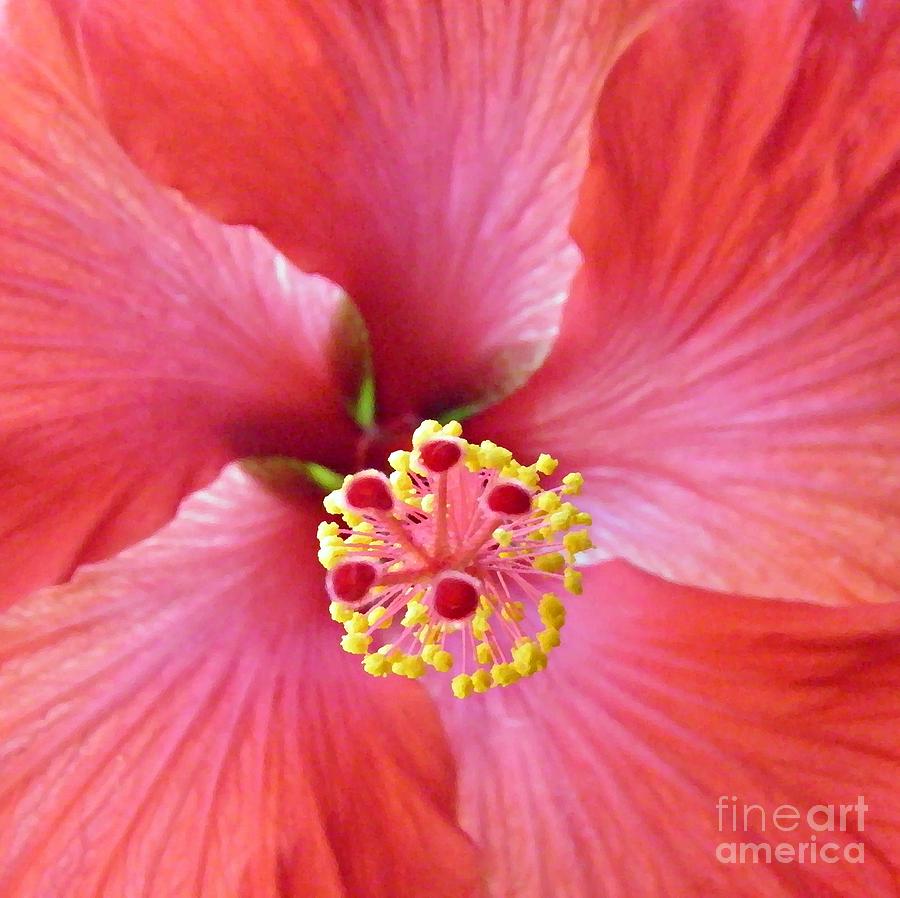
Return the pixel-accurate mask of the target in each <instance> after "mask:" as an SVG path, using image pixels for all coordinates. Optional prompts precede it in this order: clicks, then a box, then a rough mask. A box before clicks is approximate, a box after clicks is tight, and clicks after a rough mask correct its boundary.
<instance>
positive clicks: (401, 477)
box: [388, 471, 414, 499]
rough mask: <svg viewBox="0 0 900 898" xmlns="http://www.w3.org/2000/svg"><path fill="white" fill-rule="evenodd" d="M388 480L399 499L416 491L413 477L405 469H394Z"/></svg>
mask: <svg viewBox="0 0 900 898" xmlns="http://www.w3.org/2000/svg"><path fill="white" fill-rule="evenodd" d="M388 480H390V482H391V487H392V488H393V490H394V495H395V496H397V498H398V499H403V498H405V497H406V496H407V495H408V494H409V493H412V492H414V490H413V482H412V478H411V477H410V476H409V474H407V473H406V472H405V471H392V472H391V475H390V477H389V478H388Z"/></svg>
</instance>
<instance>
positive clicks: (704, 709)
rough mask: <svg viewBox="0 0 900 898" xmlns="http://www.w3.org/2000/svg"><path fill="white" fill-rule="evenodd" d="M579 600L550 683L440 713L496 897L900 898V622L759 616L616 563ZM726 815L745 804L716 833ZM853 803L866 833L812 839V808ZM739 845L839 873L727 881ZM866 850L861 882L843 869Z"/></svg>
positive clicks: (888, 611) (799, 612) (758, 610)
mask: <svg viewBox="0 0 900 898" xmlns="http://www.w3.org/2000/svg"><path fill="white" fill-rule="evenodd" d="M585 586H586V588H585V596H584V597H583V599H580V600H577V601H576V600H573V602H572V610H571V612H570V620H569V622H568V623H567V624H566V628H565V630H564V631H563V644H562V646H561V647H560V648H558V649H556V650H555V653H554V654H553V655H552V656H551V660H550V666H549V667H548V669H547V670H546V671H545V672H544V673H541V674H538V675H537V676H535V677H534V678H533V679H531V680H529V681H528V682H527V683H519V684H517V685H516V686H513V687H510V688H509V689H504V690H492V691H491V692H490V693H488V694H487V695H485V696H483V697H481V696H474V697H472V698H468V699H466V700H464V701H462V702H459V701H457V700H456V699H453V698H449V699H446V700H443V701H442V705H443V706H444V710H445V722H446V724H447V726H448V729H449V733H450V739H451V743H452V745H453V747H454V750H455V751H456V752H457V755H458V757H459V759H460V760H459V763H460V791H461V814H462V820H463V822H464V825H465V826H466V828H467V829H469V831H470V832H471V833H472V835H473V836H474V837H475V838H476V840H478V841H479V842H481V843H482V845H483V847H484V848H485V850H486V851H487V852H488V864H489V873H490V877H491V881H492V886H493V892H492V893H493V894H494V895H496V896H498V898H505V896H507V895H516V896H517V898H537V896H545V898H551V896H552V898H555V896H557V895H566V896H573V898H575V896H578V898H581V896H585V898H586V896H591V898H612V896H615V898H619V896H640V898H675V896H677V898H683V896H695V895H697V896H699V895H702V896H704V898H751V896H752V898H809V896H814V895H815V896H820V895H821V896H826V895H827V896H834V898H837V896H841V898H892V896H894V895H896V883H897V881H898V876H900V835H898V834H900V805H898V803H897V796H896V787H897V782H898V778H900V738H898V737H900V712H898V706H897V694H898V690H900V654H898V652H897V645H898V641H900V605H893V606H865V607H857V608H852V609H851V608H840V609H823V608H819V607H815V606H812V605H804V604H794V603H789V602H772V601H765V600H759V601H752V600H749V599H747V598H739V597H734V596H726V595H717V594H714V593H706V592H702V591H700V590H697V589H692V588H686V587H679V586H674V585H672V584H670V583H667V582H665V581H663V580H658V579H656V578H655V577H651V576H650V575H647V574H643V573H641V572H639V571H637V570H636V569H634V568H631V567H630V566H628V565H626V564H624V563H621V562H619V563H615V564H610V565H604V566H602V567H599V568H594V569H591V570H590V571H588V572H587V574H586V578H585ZM442 695H443V692H442ZM721 796H726V797H727V798H728V799H730V797H731V796H737V802H734V801H728V802H726V803H725V804H724V805H723V819H722V830H721V831H720V830H719V819H718V812H717V802H719V800H720V797H721ZM859 796H863V798H864V802H865V804H866V805H868V809H867V810H865V809H863V815H862V824H863V831H861V832H856V831H854V829H855V827H856V825H857V821H858V820H859V818H858V817H857V815H856V813H855V811H854V812H849V811H848V812H847V813H846V814H845V818H844V819H845V823H846V824H847V830H846V831H845V832H840V831H839V832H827V831H823V832H817V831H816V829H815V828H814V827H811V826H809V824H808V822H807V819H806V815H807V814H808V813H809V812H810V811H811V810H812V808H813V807H814V806H815V805H820V804H824V805H828V804H835V803H837V804H838V805H840V804H855V803H856V802H857V799H858V798H859ZM735 803H737V806H738V818H737V820H738V824H737V832H735V831H734V828H733V826H732V817H731V809H732V808H733V807H734V805H735ZM753 804H755V805H759V806H761V808H762V809H763V810H764V811H765V814H766V818H767V823H766V828H765V830H764V831H759V830H760V821H759V817H760V815H761V812H760V811H759V810H757V811H752V810H751V811H750V812H749V814H748V818H747V819H748V823H749V827H748V829H747V830H745V828H744V823H743V813H744V812H743V808H744V806H745V805H753ZM781 805H793V806H794V807H796V808H797V809H798V811H799V812H800V814H801V815H802V817H803V818H804V820H803V824H802V825H800V826H798V827H797V829H796V830H794V831H781V830H780V829H779V828H778V827H776V826H775V824H774V823H773V818H772V815H773V813H774V811H775V810H776V809H778V808H779V807H780V806H781ZM835 814H836V816H835V824H836V826H837V827H840V808H839V807H838V808H836V809H835ZM813 820H814V821H816V822H817V823H824V822H825V820H826V812H814V813H813ZM779 823H780V825H784V826H789V825H790V818H789V811H787V810H784V811H783V812H782V816H780V817H779ZM811 835H815V836H816V838H815V839H814V840H813V839H810V836H811ZM731 842H738V843H740V842H749V843H758V842H761V843H768V844H771V845H772V846H774V845H778V844H780V843H789V844H791V845H794V846H795V848H794V850H795V852H799V848H798V847H796V846H798V845H799V843H801V842H809V843H811V844H812V843H813V842H817V843H818V848H819V849H821V848H822V846H823V845H824V844H825V843H826V842H835V843H837V844H838V845H839V846H840V848H839V851H840V852H841V855H840V862H839V863H835V864H831V863H827V862H823V861H821V859H820V860H818V862H815V863H814V862H812V861H811V860H810V858H811V854H808V853H807V852H809V851H810V849H809V847H807V848H806V849H805V851H804V855H805V857H806V860H805V862H800V860H799V856H798V855H795V857H796V858H797V859H796V860H795V861H794V862H790V863H777V862H774V863H771V864H766V863H763V862H760V863H757V864H754V863H752V862H750V861H746V862H745V863H735V864H726V863H720V862H718V861H717V856H716V851H717V847H718V846H719V845H720V843H731ZM853 842H861V843H863V846H864V847H863V849H862V853H863V856H864V859H865V860H864V863H862V864H860V863H850V862H849V861H848V860H847V859H846V857H845V856H844V854H843V852H844V851H845V850H846V849H845V845H846V844H848V843H853ZM720 850H721V851H722V852H723V855H724V856H726V857H727V852H728V849H720ZM737 850H738V851H739V850H740V849H737ZM760 850H761V851H762V852H763V854H762V855H761V857H764V852H765V849H760ZM769 850H774V848H773V849H769ZM745 851H746V849H745ZM751 851H752V849H751ZM783 851H786V850H784V849H783ZM833 851H834V849H828V850H827V852H826V854H828V855H829V856H830V855H831V853H832V852H833ZM857 852H858V849H856V848H854V849H851V850H850V856H852V857H853V856H856V854H857ZM750 857H751V858H752V854H751V855H750ZM745 858H746V856H745Z"/></svg>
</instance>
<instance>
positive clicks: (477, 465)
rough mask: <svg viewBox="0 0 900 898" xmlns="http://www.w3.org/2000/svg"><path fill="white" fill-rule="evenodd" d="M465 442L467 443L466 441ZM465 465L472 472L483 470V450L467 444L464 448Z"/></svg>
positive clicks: (472, 444)
mask: <svg viewBox="0 0 900 898" xmlns="http://www.w3.org/2000/svg"><path fill="white" fill-rule="evenodd" d="M464 442H465V441H464ZM463 458H464V459H465V465H466V467H467V468H468V469H469V470H470V471H480V470H481V449H480V448H479V447H478V446H477V445H475V444H474V443H465V446H464V448H463Z"/></svg>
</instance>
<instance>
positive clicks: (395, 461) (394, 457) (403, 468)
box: [388, 449, 412, 474]
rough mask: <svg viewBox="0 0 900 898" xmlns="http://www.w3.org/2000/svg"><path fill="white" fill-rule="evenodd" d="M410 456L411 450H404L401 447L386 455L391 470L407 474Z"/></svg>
mask: <svg viewBox="0 0 900 898" xmlns="http://www.w3.org/2000/svg"><path fill="white" fill-rule="evenodd" d="M411 458H412V453H411V452H406V451H405V450H403V449H398V450H397V451H396V452H392V453H391V454H390V455H389V456H388V464H389V465H390V466H391V469H392V470H394V471H397V472H398V473H400V474H408V473H409V463H410V459H411Z"/></svg>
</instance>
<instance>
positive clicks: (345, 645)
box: [341, 633, 372, 655]
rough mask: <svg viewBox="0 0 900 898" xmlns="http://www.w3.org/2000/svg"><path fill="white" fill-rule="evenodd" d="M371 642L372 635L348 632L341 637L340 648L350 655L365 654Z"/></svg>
mask: <svg viewBox="0 0 900 898" xmlns="http://www.w3.org/2000/svg"><path fill="white" fill-rule="evenodd" d="M371 644H372V637H371V636H366V634H365V633H348V634H347V635H346V636H342V637H341V648H342V649H343V650H344V651H345V652H350V654H351V655H365V653H366V652H367V651H368V650H369V646H370V645H371Z"/></svg>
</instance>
